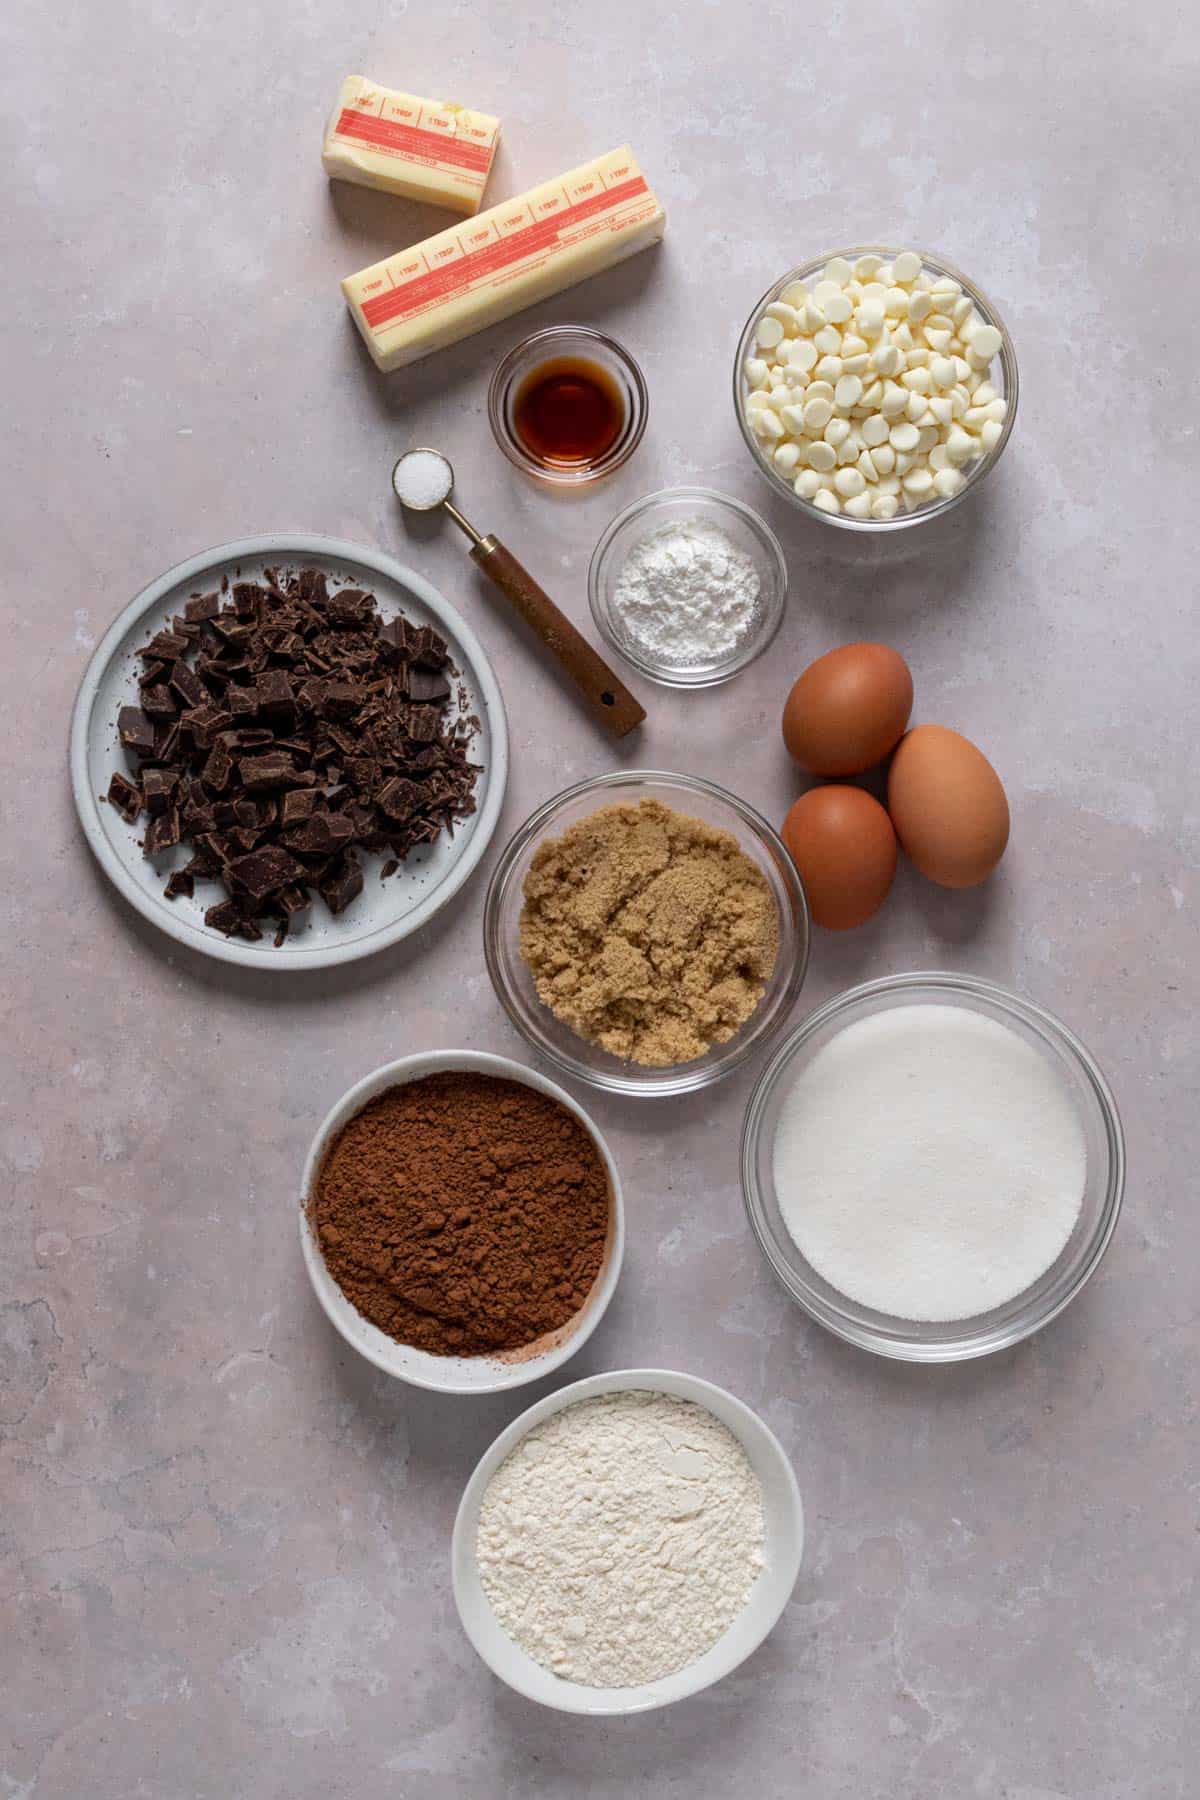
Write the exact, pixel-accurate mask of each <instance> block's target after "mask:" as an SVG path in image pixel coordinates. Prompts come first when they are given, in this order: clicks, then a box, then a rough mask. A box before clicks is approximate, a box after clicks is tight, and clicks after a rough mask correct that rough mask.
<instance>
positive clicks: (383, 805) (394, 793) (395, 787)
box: [375, 775, 425, 825]
mask: <svg viewBox="0 0 1200 1800" xmlns="http://www.w3.org/2000/svg"><path fill="white" fill-rule="evenodd" d="M424 797H425V791H424V789H423V788H420V787H418V786H417V784H416V782H415V781H408V780H406V779H405V777H404V776H403V775H395V776H393V777H392V779H391V781H387V782H385V783H384V785H383V786H382V787H381V788H380V789H379V792H378V793H377V794H376V796H375V804H376V806H378V807H379V808H380V809H381V810H382V811H383V812H385V813H386V814H387V815H388V818H389V819H396V820H397V821H398V822H399V823H400V824H401V825H403V824H404V823H405V822H406V821H407V820H409V819H411V817H412V815H413V814H414V813H415V812H416V810H417V808H418V807H419V806H420V805H421V803H422V801H423V800H424Z"/></svg>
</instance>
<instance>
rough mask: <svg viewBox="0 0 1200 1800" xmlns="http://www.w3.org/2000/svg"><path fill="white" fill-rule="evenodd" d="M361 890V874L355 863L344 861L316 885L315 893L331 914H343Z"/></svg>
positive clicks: (348, 860)
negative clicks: (316, 892)
mask: <svg viewBox="0 0 1200 1800" xmlns="http://www.w3.org/2000/svg"><path fill="white" fill-rule="evenodd" d="M362 890H363V872H362V869H361V868H360V867H359V865H358V864H357V863H356V862H352V861H350V859H349V858H347V859H346V860H345V862H344V863H342V865H341V866H340V867H335V869H333V870H331V872H330V873H329V874H328V875H326V876H325V877H324V878H323V879H322V880H321V882H320V883H319V884H318V888H317V891H318V893H319V894H320V896H321V898H322V900H323V901H324V902H325V904H326V906H327V907H328V908H329V910H330V912H331V913H333V914H335V915H336V914H338V913H340V912H345V910H346V908H347V907H348V906H349V904H350V902H351V901H352V900H357V899H358V896H359V895H360V894H361V893H362Z"/></svg>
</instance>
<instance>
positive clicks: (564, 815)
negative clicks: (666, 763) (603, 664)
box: [483, 769, 810, 1097]
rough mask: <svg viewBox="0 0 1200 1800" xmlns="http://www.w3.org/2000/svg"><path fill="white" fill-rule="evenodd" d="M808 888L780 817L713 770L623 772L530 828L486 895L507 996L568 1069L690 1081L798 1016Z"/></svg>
mask: <svg viewBox="0 0 1200 1800" xmlns="http://www.w3.org/2000/svg"><path fill="white" fill-rule="evenodd" d="M809 939H810V923H809V912H808V902H807V899H806V898H805V894H804V887H803V884H802V883H801V881H800V877H799V875H798V874H797V873H796V868H795V864H794V863H793V862H792V859H791V857H790V856H789V855H788V853H787V851H786V849H785V848H784V846H783V843H782V841H781V840H780V838H779V836H778V835H777V833H776V832H775V831H774V830H773V829H772V827H771V826H770V825H769V824H768V823H767V821H766V820H765V819H764V818H762V817H761V815H760V814H759V813H757V812H755V810H754V808H753V807H751V806H748V805H747V804H746V802H745V801H744V800H740V799H739V798H738V797H737V795H736V794H731V793H729V792H728V791H727V790H726V789H724V788H721V787H718V786H717V785H716V783H715V782H711V781H704V780H701V779H700V778H699V777H698V776H695V775H676V774H671V773H668V772H666V771H664V770H659V769H632V770H618V771H614V772H613V773H611V774H608V775H601V776H598V777H596V778H595V779H593V780H590V781H583V782H580V783H578V785H576V786H575V787H570V788H567V789H565V790H564V792H562V793H561V794H556V795H555V796H554V798H553V799H551V800H547V801H546V803H545V804H544V805H543V806H540V807H539V808H538V810H537V811H536V812H535V813H534V814H533V815H532V817H530V818H529V819H527V820H526V822H525V824H524V825H522V826H521V827H520V829H519V830H518V831H517V832H516V833H515V835H514V836H513V838H512V840H511V841H510V842H509V844H508V845H507V847H506V848H505V850H504V852H503V853H502V855H501V857H500V860H499V862H498V863H497V865H496V869H495V873H494V874H493V876H492V879H491V883H490V885H489V887H488V893H487V899H486V901H485V903H484V918H483V947H484V956H485V958H486V961H487V966H488V973H489V975H490V976H491V979H492V985H493V986H494V988H495V990H496V994H497V996H498V998H499V1000H500V1003H501V1005H502V1006H503V1007H504V1010H505V1011H506V1012H507V1014H508V1016H509V1018H510V1019H511V1020H512V1022H513V1024H514V1025H515V1026H516V1027H517V1029H518V1030H519V1031H520V1032H522V1033H523V1035H524V1036H525V1037H526V1038H527V1039H528V1041H529V1042H530V1043H531V1044H532V1045H533V1047H534V1048H535V1049H536V1050H538V1051H540V1052H541V1054H542V1055H543V1056H545V1057H547V1058H548V1059H549V1060H550V1061H551V1062H552V1063H554V1064H555V1065H556V1066H557V1067H558V1068H559V1069H561V1070H563V1071H564V1072H565V1073H566V1074H568V1075H573V1076H575V1077H576V1079H578V1080H580V1081H586V1082H589V1083H590V1084H591V1085H592V1086H593V1087H598V1088H605V1089H607V1090H609V1091H610V1092H613V1093H619V1094H631V1095H644V1096H647V1097H651V1096H655V1097H656V1096H661V1095H667V1094H686V1093H690V1092H692V1091H693V1090H695V1089H697V1088H703V1087H708V1086H709V1085H710V1084H711V1083H713V1082H715V1081H720V1080H721V1079H722V1078H723V1077H724V1076H726V1075H728V1074H730V1072H731V1071H732V1070H734V1069H736V1068H738V1067H739V1066H740V1065H741V1064H742V1063H744V1062H745V1061H746V1059H747V1057H749V1056H750V1055H752V1054H753V1052H754V1051H755V1050H756V1049H757V1048H758V1047H759V1046H760V1045H762V1044H763V1043H764V1042H765V1041H766V1040H767V1039H768V1038H770V1036H771V1035H772V1033H773V1032H774V1031H776V1029H777V1028H778V1027H779V1026H780V1025H782V1023H783V1022H784V1020H785V1019H786V1018H787V1016H788V1014H789V1012H790V1011H791V1009H792V1006H793V1004H794V1002H795V999H796V996H797V995H798V994H799V992H800V989H801V986H802V985H803V982H804V976H805V972H806V970H807V967H808V954H809Z"/></svg>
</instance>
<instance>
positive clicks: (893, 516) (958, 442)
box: [733, 245, 1018, 531]
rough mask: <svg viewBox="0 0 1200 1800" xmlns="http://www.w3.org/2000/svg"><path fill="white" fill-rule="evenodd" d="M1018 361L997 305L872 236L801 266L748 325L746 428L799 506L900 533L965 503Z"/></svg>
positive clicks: (989, 449)
mask: <svg viewBox="0 0 1200 1800" xmlns="http://www.w3.org/2000/svg"><path fill="white" fill-rule="evenodd" d="M1017 392H1018V379H1017V359H1016V355H1015V352H1014V350H1013V346H1012V340H1011V338H1010V337H1009V334H1008V331H1007V329H1006V327H1005V325H1004V323H1003V321H1002V320H1001V318H1000V315H999V314H998V312H997V311H996V308H995V307H994V306H993V304H992V302H991V301H990V300H989V299H988V298H987V297H986V295H984V294H983V293H982V292H981V290H980V289H979V288H977V287H976V286H975V285H974V283H973V282H971V281H969V280H968V279H967V277H966V276H965V275H964V274H963V273H962V272H961V270H959V269H956V268H955V267H954V266H953V264H952V263H949V262H947V261H946V259H945V258H944V257H942V256H938V255H934V254H931V253H930V252H928V251H923V250H922V251H917V250H893V249H887V248H885V247H883V246H881V245H869V246H867V247H866V248H863V249H858V250H842V251H838V252H836V253H835V254H833V255H830V256H823V257H820V258H818V259H817V260H815V261H813V262H810V263H805V264H804V265H803V266H802V267H801V268H798V269H793V270H792V271H791V272H790V273H789V274H787V275H785V276H784V277H783V279H782V280H781V281H778V282H776V283H775V285H774V286H773V287H772V288H769V289H768V291H767V292H766V293H765V294H764V295H763V297H762V299H761V300H760V301H759V302H758V304H757V305H756V306H755V308H754V310H753V312H752V313H751V314H750V317H749V319H748V320H747V322H746V328H745V330H744V331H743V332H742V336H741V341H740V343H739V344H738V349H737V357H736V360H735V362H734V369H733V395H734V405H735V408H736V410H737V418H738V424H739V425H740V426H741V431H742V436H743V437H744V438H745V440H746V444H747V446H748V447H749V449H750V452H751V454H752V455H753V457H754V461H755V463H756V464H757V466H758V468H759V469H760V470H761V471H762V473H763V474H764V475H765V476H766V478H767V480H768V481H769V482H770V484H771V486H772V487H773V488H775V489H776V491H777V492H779V493H781V494H783V495H785V496H786V497H787V499H788V500H789V501H790V502H791V503H792V505H793V506H796V507H798V508H800V510H801V511H803V512H806V513H809V514H811V515H812V516H814V517H816V518H819V519H821V520H823V521H824V522H825V523H826V524H830V525H840V526H843V527H845V528H847V529H849V530H851V531H895V530H900V529H902V528H903V527H905V526H909V525H918V524H923V523H924V522H925V521H926V520H928V519H934V518H938V517H940V516H941V515H942V514H943V513H945V512H948V511H949V510H950V508H951V507H954V506H957V505H958V504H959V502H960V501H961V500H962V499H964V498H965V496H966V495H967V494H969V493H971V492H972V491H973V490H974V489H975V488H977V487H978V485H979V483H980V481H981V480H982V479H983V477H984V476H985V475H986V474H988V473H989V471H990V470H991V469H993V468H994V467H995V465H996V463H997V462H998V461H999V459H1000V456H1001V455H1002V454H1003V451H1004V446H1005V445H1006V444H1007V442H1008V440H1009V436H1010V435H1011V432H1012V428H1013V422H1014V420H1015V419H1016V414H1017Z"/></svg>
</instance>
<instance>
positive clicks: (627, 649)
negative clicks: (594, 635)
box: [587, 482, 789, 688]
mask: <svg viewBox="0 0 1200 1800" xmlns="http://www.w3.org/2000/svg"><path fill="white" fill-rule="evenodd" d="M673 501H680V502H687V501H695V502H697V503H699V502H701V501H703V502H705V503H706V504H708V505H710V506H711V505H714V504H715V507H716V508H717V509H718V510H719V509H720V508H722V507H724V508H727V509H728V510H729V511H730V512H731V513H734V514H735V515H736V516H737V517H738V518H740V519H741V520H742V522H743V524H745V525H746V526H747V527H748V529H749V530H750V532H751V533H752V534H753V535H755V536H756V537H757V538H758V539H759V542H760V543H761V544H762V546H763V552H764V555H765V556H766V558H767V560H768V562H770V563H771V565H772V567H773V569H774V571H775V576H776V582H777V586H778V590H779V592H778V599H777V601H776V603H775V605H774V606H773V608H772V609H771V615H772V616H768V617H767V622H766V629H765V630H764V631H763V632H761V633H760V634H759V635H758V636H757V637H754V638H752V639H751V640H750V642H749V645H748V647H746V648H745V649H743V650H741V651H739V652H738V653H737V655H736V656H734V657H733V658H732V659H731V660H730V661H729V662H728V663H726V664H722V665H721V667H719V668H716V669H713V668H704V669H701V670H700V671H699V672H697V673H693V672H692V671H690V670H689V669H687V668H674V667H669V666H668V665H666V664H664V663H656V662H651V661H650V660H649V658H646V657H643V656H642V655H641V654H640V653H639V652H638V651H636V650H634V649H633V648H632V647H631V646H629V645H627V644H625V643H623V642H622V641H621V640H620V639H619V638H618V637H617V636H616V634H615V632H614V631H613V629H612V626H611V625H610V624H609V622H608V615H607V610H606V608H605V607H604V606H603V605H602V603H601V599H600V567H601V564H602V563H603V561H604V558H605V557H606V556H607V555H608V553H609V551H610V550H611V548H612V546H613V544H614V543H615V542H616V539H617V535H618V533H619V532H621V531H622V530H623V529H624V528H625V526H627V525H630V524H632V523H633V522H634V520H636V519H637V518H638V517H639V516H641V515H644V514H646V513H648V512H650V510H651V509H652V508H654V507H657V506H665V505H667V504H669V503H671V502H673ZM788 581H789V574H788V566H787V558H786V556H785V555H784V551H783V545H782V544H781V543H780V542H779V539H778V538H777V537H776V535H775V533H774V532H773V531H772V529H771V527H770V526H769V525H768V523H767V521H766V520H765V519H764V518H763V516H762V514H761V513H757V512H755V510H754V508H753V507H752V506H751V505H750V504H749V503H748V502H747V501H745V500H739V499H738V498H737V497H736V495H733V494H722V493H721V492H720V491H719V490H718V489H717V488H710V487H701V486H697V485H695V484H693V483H690V482H684V483H681V484H680V485H679V486H677V487H665V488H656V489H655V490H654V491H653V493H649V494H643V495H642V496H641V497H640V499H637V500H631V501H630V503H629V505H628V506H624V507H622V508H621V510H620V512H618V513H617V514H616V515H615V516H614V517H613V518H612V519H610V520H609V522H608V524H607V525H606V526H605V528H604V530H603V531H602V532H601V534H600V536H599V538H598V539H597V540H596V547H595V549H594V550H593V551H592V555H591V560H590V562H589V563H588V573H587V590H588V606H589V608H590V609H591V614H592V618H593V620H594V622H595V625H596V629H597V631H599V632H600V634H601V635H602V637H603V638H604V640H605V642H606V643H607V644H608V645H610V647H611V648H612V649H614V650H615V651H616V652H617V654H618V655H619V656H622V657H624V659H625V661H626V662H627V663H629V664H630V666H631V667H632V668H635V669H636V670H637V671H638V674H639V675H644V676H645V677H646V679H647V681H656V682H658V684H659V686H660V687H674V688H707V687H718V686H719V685H720V684H721V682H723V681H729V680H731V679H732V678H733V676H735V675H740V674H741V672H742V670H743V669H747V668H749V666H750V664H751V663H752V662H755V661H756V660H757V659H758V657H760V656H761V655H762V653H763V651H764V650H766V649H768V648H769V646H770V645H771V643H772V642H773V641H774V639H775V636H776V634H777V632H778V631H779V628H780V626H781V625H782V624H783V618H784V614H785V613H786V611H787V594H788Z"/></svg>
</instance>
